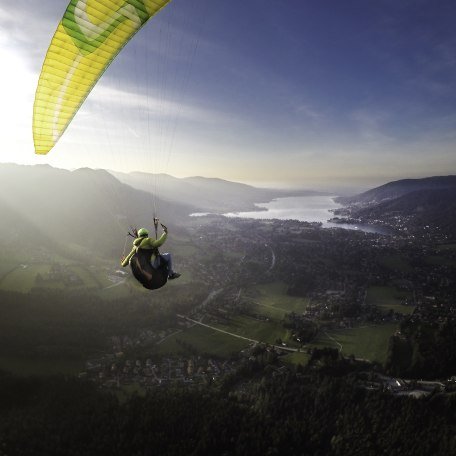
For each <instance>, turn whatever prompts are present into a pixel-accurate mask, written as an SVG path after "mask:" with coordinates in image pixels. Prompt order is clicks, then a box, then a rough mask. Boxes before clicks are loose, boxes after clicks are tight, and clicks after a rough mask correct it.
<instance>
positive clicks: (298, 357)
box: [280, 351, 310, 365]
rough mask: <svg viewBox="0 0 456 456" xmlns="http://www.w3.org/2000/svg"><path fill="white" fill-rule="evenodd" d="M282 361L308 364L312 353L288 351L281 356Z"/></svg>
mask: <svg viewBox="0 0 456 456" xmlns="http://www.w3.org/2000/svg"><path fill="white" fill-rule="evenodd" d="M280 359H281V361H283V362H285V363H289V364H302V365H306V364H307V363H308V361H309V359H310V355H309V354H308V353H306V352H304V351H302V352H294V353H288V354H286V355H285V356H281V357H280Z"/></svg>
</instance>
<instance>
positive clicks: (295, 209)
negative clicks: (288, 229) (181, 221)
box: [223, 195, 342, 225]
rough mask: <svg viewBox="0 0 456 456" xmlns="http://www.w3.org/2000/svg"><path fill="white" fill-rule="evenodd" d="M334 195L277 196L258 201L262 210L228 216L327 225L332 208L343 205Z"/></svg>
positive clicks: (227, 215) (230, 213)
mask: <svg viewBox="0 0 456 456" xmlns="http://www.w3.org/2000/svg"><path fill="white" fill-rule="evenodd" d="M333 198H334V196H326V195H325V196H322V195H318V196H290V197H286V198H276V199H274V200H272V201H270V202H268V203H258V204H256V206H258V208H260V209H262V210H260V211H250V212H229V213H226V214H223V215H225V216H226V217H242V218H254V219H272V218H274V219H279V220H299V221H301V222H319V223H323V224H324V225H326V224H327V223H328V220H329V219H330V218H331V217H332V213H331V212H330V209H337V208H339V207H342V206H341V205H340V204H337V203H335V202H334V200H333Z"/></svg>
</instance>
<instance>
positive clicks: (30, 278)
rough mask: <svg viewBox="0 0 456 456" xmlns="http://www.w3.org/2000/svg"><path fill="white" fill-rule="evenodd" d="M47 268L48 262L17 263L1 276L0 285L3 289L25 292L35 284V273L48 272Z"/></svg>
mask: <svg viewBox="0 0 456 456" xmlns="http://www.w3.org/2000/svg"><path fill="white" fill-rule="evenodd" d="M49 268H50V266H49V265H48V264H31V265H25V264H24V265H19V266H18V267H17V268H16V269H14V270H13V271H11V272H10V273H9V274H7V275H5V276H4V277H3V279H2V281H1V283H0V287H1V288H2V289H3V290H8V291H18V292H21V293H26V292H28V291H30V289H31V288H33V287H34V286H35V278H36V275H37V274H42V275H43V274H46V273H48V272H49Z"/></svg>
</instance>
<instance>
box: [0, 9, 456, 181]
mask: <svg viewBox="0 0 456 456" xmlns="http://www.w3.org/2000/svg"><path fill="white" fill-rule="evenodd" d="M89 1H90V0H89ZM118 2H119V4H121V3H122V2H123V0H118ZM67 4H68V0H40V1H39V2H38V1H30V0H15V1H14V2H11V1H10V0H0V57H1V60H2V64H1V65H2V71H1V72H0V100H1V102H0V131H1V136H2V145H1V147H0V161H1V162H15V163H23V164H36V163H48V164H50V165H52V166H56V167H60V168H68V169H75V168H80V167H91V168H106V169H114V170H117V171H125V172H130V171H144V172H154V173H156V172H166V173H168V174H171V175H174V176H176V177H186V176H194V175H199V176H206V177H219V178H224V179H228V180H234V181H239V182H246V183H250V184H253V185H258V186H281V187H305V188H325V187H326V188H331V187H336V186H344V185H345V186H353V187H357V186H358V187H369V186H373V185H379V184H382V183H385V182H388V181H391V180H396V179H401V178H418V177H425V176H431V175H447V174H456V90H455V89H456V84H455V81H456V27H454V18H455V16H456V2H454V0H440V1H435V0H432V1H428V0H400V1H398V0H344V1H340V0H318V1H317V0H312V1H311V0H230V1H227V0H173V1H172V2H171V3H170V4H169V5H168V6H167V7H166V8H165V9H164V10H162V11H161V12H160V13H159V14H157V15H156V16H155V17H153V18H152V19H151V20H150V21H149V22H148V23H147V24H146V26H145V27H143V29H142V30H141V31H140V32H139V33H138V34H137V35H136V36H135V37H134V38H133V39H132V40H131V42H130V43H129V44H128V45H127V46H126V47H125V48H124V49H123V50H122V52H121V53H120V54H119V56H118V57H117V58H116V60H115V61H114V62H113V63H112V65H111V66H110V67H109V68H108V70H107V71H106V73H105V74H104V75H103V77H102V78H101V79H100V81H99V82H98V84H97V85H96V87H95V88H94V89H93V91H92V93H91V94H90V95H89V97H88V98H87V100H86V102H85V103H84V105H83V106H82V108H81V109H80V111H79V112H78V114H77V115H76V116H75V118H74V120H73V122H72V123H71V124H70V126H69V127H68V129H67V131H66V132H65V134H64V135H63V136H62V138H61V139H60V141H59V142H58V143H57V145H56V146H55V147H54V149H53V150H51V152H50V153H49V154H48V155H46V156H37V155H35V154H34V147H33V139H32V110H33V100H34V94H35V90H36V86H37V82H38V77H39V73H40V70H41V65H42V63H43V60H44V56H45V54H46V50H47V48H48V46H49V43H50V40H51V38H52V36H53V34H54V31H55V29H56V27H57V24H58V22H59V21H60V19H61V17H62V15H63V13H64V11H65V9H66V6H67Z"/></svg>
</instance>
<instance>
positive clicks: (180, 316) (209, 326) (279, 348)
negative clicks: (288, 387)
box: [177, 314, 300, 352]
mask: <svg viewBox="0 0 456 456" xmlns="http://www.w3.org/2000/svg"><path fill="white" fill-rule="evenodd" d="M177 317H178V318H182V319H183V320H187V321H189V322H191V323H194V324H195V325H200V326H204V327H206V328H209V329H212V330H213V331H218V332H220V333H223V334H228V335H229V336H232V337H237V338H238V339H243V340H247V341H249V342H254V343H256V344H260V343H263V342H261V341H259V340H255V339H250V338H249V337H245V336H241V335H239V334H234V333H232V332H229V331H225V330H223V329H220V328H216V327H215V326H211V325H207V324H206V323H202V322H201V321H197V320H193V319H192V318H189V317H186V316H185V315H180V314H177ZM270 345H271V344H270ZM271 347H274V348H277V349H278V350H284V351H289V352H298V351H300V349H299V348H291V347H284V346H282V345H271Z"/></svg>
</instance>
